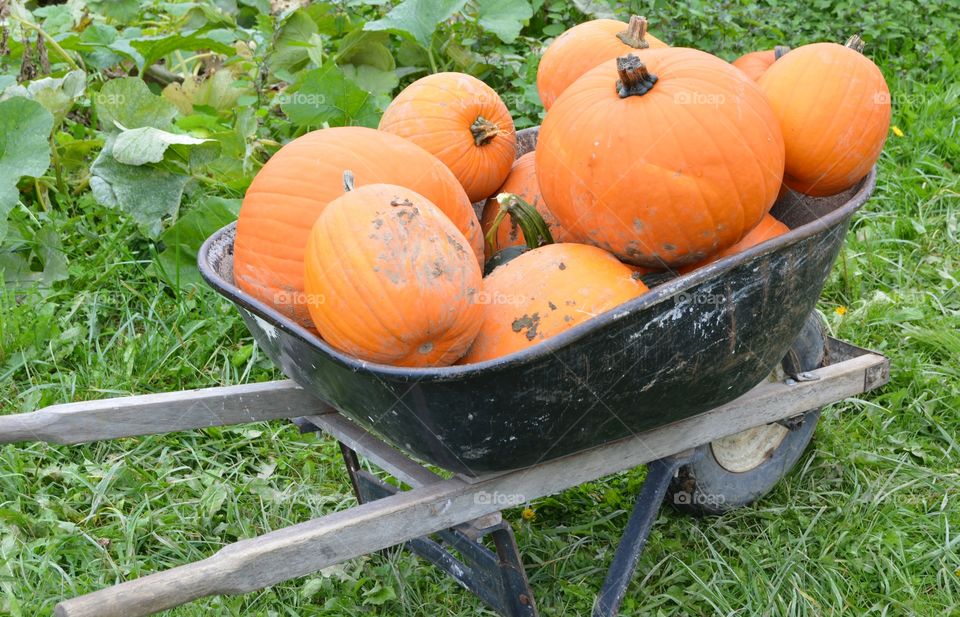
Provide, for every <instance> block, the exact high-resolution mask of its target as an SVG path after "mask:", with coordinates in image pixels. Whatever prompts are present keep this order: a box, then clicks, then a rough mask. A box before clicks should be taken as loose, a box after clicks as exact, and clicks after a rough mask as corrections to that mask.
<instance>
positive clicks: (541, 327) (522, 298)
mask: <svg viewBox="0 0 960 617" xmlns="http://www.w3.org/2000/svg"><path fill="white" fill-rule="evenodd" d="M646 291H647V287H646V286H645V285H644V284H643V283H642V282H640V280H639V277H637V276H635V275H634V273H633V271H632V270H631V269H630V268H628V267H627V266H626V265H624V264H622V263H620V262H619V261H617V258H616V257H614V256H613V255H611V254H610V253H608V252H606V251H604V250H601V249H598V248H596V247H594V246H587V245H585V244H569V243H568V244H547V245H545V246H541V247H539V248H536V249H533V250H530V251H528V252H526V253H524V254H522V255H520V256H518V257H515V258H514V259H512V260H511V261H509V262H507V263H506V264H504V265H502V266H499V267H497V269H495V270H494V271H493V272H491V273H490V274H489V275H487V276H486V278H484V279H483V295H482V298H483V300H482V301H483V310H484V313H483V325H482V326H481V327H480V333H479V334H478V335H477V337H476V339H474V341H473V345H471V347H470V350H469V351H468V352H467V355H465V356H464V357H463V359H462V360H461V361H460V362H461V364H465V363H470V362H482V361H484V360H490V359H492V358H498V357H500V356H504V355H506V354H509V353H513V352H515V351H519V350H521V349H525V348H527V347H530V346H532V345H535V344H537V343H539V342H540V341H543V340H545V339H548V338H550V337H552V336H556V335H557V334H559V333H561V332H563V331H565V330H568V329H569V328H572V327H573V326H575V325H577V324H579V323H581V322H584V321H586V320H588V319H590V318H592V317H594V316H596V315H599V314H600V313H603V312H605V311H609V310H610V309H613V308H616V307H617V306H619V305H621V304H623V303H624V302H626V301H627V300H630V299H631V298H635V297H637V296H639V295H641V294H643V293H645V292H646Z"/></svg>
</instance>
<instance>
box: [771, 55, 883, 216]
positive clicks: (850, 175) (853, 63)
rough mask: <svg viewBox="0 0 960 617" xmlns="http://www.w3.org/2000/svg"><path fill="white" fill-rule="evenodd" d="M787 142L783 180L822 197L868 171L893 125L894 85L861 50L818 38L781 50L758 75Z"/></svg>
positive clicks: (797, 189)
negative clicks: (772, 63) (888, 83)
mask: <svg viewBox="0 0 960 617" xmlns="http://www.w3.org/2000/svg"><path fill="white" fill-rule="evenodd" d="M759 85H760V88H761V90H763V93H764V94H765V95H766V97H767V99H768V100H769V101H770V106H771V107H772V108H773V111H774V113H775V114H776V116H777V118H778V119H779V121H780V126H781V128H782V130H783V137H784V140H785V142H786V148H787V163H786V172H785V174H784V182H785V183H786V184H787V186H789V187H790V188H792V189H793V190H795V191H799V192H801V193H805V194H807V195H813V196H815V197H822V196H826V195H835V194H836V193H839V192H841V191H844V190H846V189H848V188H850V187H851V186H853V185H854V184H856V183H857V182H859V181H860V179H861V178H863V177H864V176H866V175H867V173H868V172H869V171H870V168H871V167H873V165H874V164H875V163H876V162H877V159H878V158H879V157H880V151H881V150H883V144H884V142H885V141H886V138H887V131H888V130H889V128H890V90H889V89H888V88H887V83H886V81H884V79H883V74H882V73H881V72H880V69H878V68H877V66H876V65H875V64H874V63H873V62H871V61H870V59H869V58H867V57H866V56H864V55H863V54H861V53H859V52H857V51H854V50H853V49H850V48H848V47H844V46H843V45H838V44H836V43H814V44H812V45H804V46H803V47H798V48H797V49H794V50H792V51H791V52H790V53H788V54H787V55H785V56H783V57H782V58H781V59H780V60H778V61H777V62H776V63H775V64H774V65H773V66H771V67H770V68H769V69H768V70H767V72H765V73H764V74H763V77H761V78H760V82H759Z"/></svg>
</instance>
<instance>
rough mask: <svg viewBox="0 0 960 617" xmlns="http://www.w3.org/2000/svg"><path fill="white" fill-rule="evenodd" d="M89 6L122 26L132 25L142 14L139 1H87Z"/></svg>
mask: <svg viewBox="0 0 960 617" xmlns="http://www.w3.org/2000/svg"><path fill="white" fill-rule="evenodd" d="M87 6H89V7H90V9H91V10H93V11H95V12H97V13H99V14H101V15H103V16H104V17H109V18H110V19H112V20H114V21H118V22H120V23H122V24H125V23H130V22H131V21H133V20H134V19H136V17H137V15H139V13H140V2H139V0H87Z"/></svg>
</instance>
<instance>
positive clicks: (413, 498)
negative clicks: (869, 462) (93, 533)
mask: <svg viewBox="0 0 960 617" xmlns="http://www.w3.org/2000/svg"><path fill="white" fill-rule="evenodd" d="M886 363H887V359H886V358H884V357H883V356H879V355H875V354H866V355H863V356H859V357H856V358H852V359H849V360H846V361H844V362H841V363H838V364H834V365H831V366H827V367H824V368H821V369H819V370H817V371H811V373H812V374H813V375H815V376H816V377H817V379H816V380H814V381H804V382H799V383H789V384H788V383H784V382H776V383H774V382H765V383H762V384H760V385H759V386H757V387H756V388H754V389H753V390H751V391H750V392H749V393H747V394H746V395H744V396H743V397H741V398H739V399H737V400H735V401H733V402H731V403H729V404H727V405H724V406H722V407H719V408H717V409H714V410H712V411H710V412H707V413H704V414H701V415H699V416H696V417H693V418H687V419H685V420H682V421H679V422H676V423H673V424H670V425H667V426H664V427H660V428H658V429H655V430H651V431H648V432H646V433H643V434H640V435H635V436H633V437H629V438H626V439H623V440H620V441H617V442H613V443H610V444H607V445H605V446H602V447H598V448H594V449H591V450H586V451H583V452H579V453H577V454H573V455H570V456H567V457H564V458H559V459H554V460H552V461H549V462H546V463H543V464H541V465H536V466H534V467H529V468H527V469H521V470H517V471H513V472H509V473H504V474H499V475H496V476H493V477H489V478H481V479H479V480H477V481H475V482H473V483H468V482H466V481H464V480H463V479H461V478H459V477H454V478H451V479H449V480H441V481H439V482H436V483H433V484H428V485H426V486H422V487H420V488H416V489H413V490H411V491H407V492H403V493H399V494H397V495H393V496H391V497H387V498H384V499H380V500H377V501H373V502H370V503H366V504H363V505H360V506H357V507H354V508H350V509H348V510H344V511H341V512H336V513H334V514H330V515H328V516H324V517H322V518H319V519H315V520H312V521H309V522H305V523H301V524H299V525H294V526H292V527H287V528H285V529H280V530H278V531H274V532H271V533H268V534H265V535H263V536H260V537H257V538H252V539H248V540H242V541H240V542H237V543H235V544H231V545H229V546H226V547H225V548H223V549H221V550H220V551H219V552H217V553H216V554H214V555H213V556H211V557H209V558H207V559H204V560H202V561H199V562H196V563H192V564H187V565H183V566H179V567H177V568H173V569H172V570H168V571H165V572H161V573H158V574H152V575H149V576H145V577H142V578H139V579H136V580H132V581H128V582H125V583H122V584H120V585H116V586H114V587H110V588H107V589H103V590H101V591H97V592H94V593H91V594H87V595H85V596H81V597H78V598H74V599H71V600H66V601H64V602H62V603H60V604H59V605H58V606H57V608H56V615H57V616H58V617H94V616H97V617H140V616H143V615H149V614H152V613H154V612H157V611H161V610H164V609H167V608H171V607H174V606H177V605H180V604H183V603H185V602H190V601H192V600H196V599H198V598H201V597H205V596H209V595H214V594H237V593H246V592H250V591H254V590H257V589H261V588H263V587H268V586H270V585H274V584H276V583H278V582H281V581H284V580H289V579H291V578H296V577H300V576H304V575H306V574H309V573H311V572H315V571H317V570H320V569H322V568H325V567H328V566H331V565H334V564H337V563H340V562H343V561H345V560H348V559H352V558H354V557H358V556H360V555H364V554H368V553H371V552H374V551H377V550H381V549H383V548H387V547H388V546H392V545H396V544H399V543H401V542H405V541H407V540H410V539H413V538H416V537H420V536H425V535H428V534H431V533H434V532H436V531H439V530H441V529H445V528H448V527H452V526H454V525H457V524H459V523H463V522H465V521H469V520H472V519H476V518H478V517H481V516H483V515H486V514H490V513H492V512H494V511H497V510H499V509H500V505H499V502H498V500H496V499H489V498H486V497H488V496H490V495H502V496H511V497H513V498H517V499H520V501H526V500H531V499H536V498H538V497H542V496H545V495H550V494H553V493H557V492H559V491H562V490H564V489H566V488H569V487H572V486H576V485H578V484H581V483H583V482H588V481H592V480H596V479H597V478H600V477H603V476H605V475H608V474H611V473H616V472H619V471H623V470H626V469H630V468H632V467H636V466H637V465H641V464H644V463H647V462H650V461H652V460H655V459H659V458H663V457H665V456H668V455H670V454H673V453H676V452H679V451H682V450H686V449H688V448H692V447H696V446H698V445H702V444H705V443H709V442H711V441H713V440H715V439H719V438H720V437H725V436H727V435H731V434H733V433H737V432H739V431H742V430H745V429H747V428H751V427H754V426H757V425H759V424H764V423H768V422H773V421H776V420H779V419H783V418H788V417H790V416H793V415H796V414H797V413H799V412H801V411H804V410H807V409H813V408H815V407H821V406H823V405H826V404H829V403H833V402H836V401H839V400H843V399H844V398H846V397H849V396H854V395H857V394H860V393H862V392H863V391H864V387H865V375H866V374H867V371H870V370H874V369H875V368H876V367H877V366H880V365H884V364H886Z"/></svg>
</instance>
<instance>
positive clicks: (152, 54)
mask: <svg viewBox="0 0 960 617" xmlns="http://www.w3.org/2000/svg"><path fill="white" fill-rule="evenodd" d="M130 46H131V47H133V48H134V49H136V50H137V51H138V52H140V55H141V56H142V57H143V59H142V60H140V61H139V62H138V63H137V68H138V69H140V70H141V71H142V70H143V69H144V67H148V66H151V65H153V64H154V63H155V62H156V61H157V60H159V59H160V58H163V57H164V56H166V55H167V54H169V53H172V52H174V51H198V50H201V49H202V50H210V51H213V52H216V53H219V54H228V55H230V54H233V53H234V49H233V48H232V47H230V46H229V45H227V44H225V43H222V42H220V41H217V40H214V39H213V38H210V37H207V36H203V35H200V34H196V33H193V34H189V35H184V34H180V33H173V34H166V35H160V36H144V37H141V38H138V39H133V40H132V41H130Z"/></svg>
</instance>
